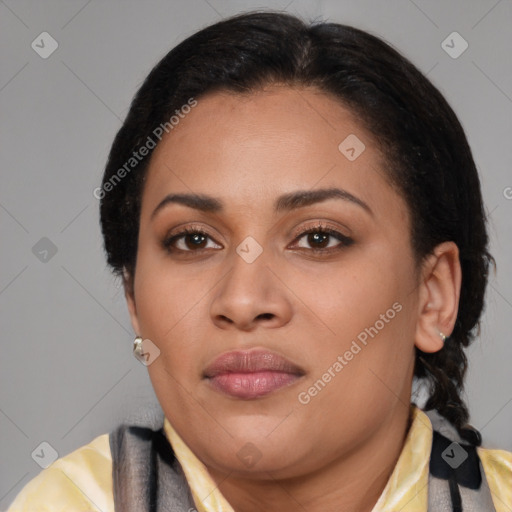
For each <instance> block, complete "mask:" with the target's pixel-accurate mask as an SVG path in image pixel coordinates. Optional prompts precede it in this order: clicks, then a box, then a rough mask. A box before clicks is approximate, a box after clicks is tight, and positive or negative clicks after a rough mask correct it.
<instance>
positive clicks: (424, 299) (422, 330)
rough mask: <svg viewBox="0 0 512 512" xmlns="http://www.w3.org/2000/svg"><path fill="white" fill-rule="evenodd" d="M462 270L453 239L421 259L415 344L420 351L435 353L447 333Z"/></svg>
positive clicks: (454, 315) (451, 324) (452, 321)
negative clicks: (441, 334)
mask: <svg viewBox="0 0 512 512" xmlns="http://www.w3.org/2000/svg"><path fill="white" fill-rule="evenodd" d="M461 282H462V270H461V267H460V261H459V248H458V247H457V245H456V244H455V243H454V242H443V243H442V244H439V245H438V246H437V247H436V248H435V249H434V251H433V253H432V254H430V255H429V256H428V257H427V258H426V259H425V261H424V264H423V267H422V271H421V281H420V291H419V303H418V307H419V311H418V322H417V324H416V336H415V345H416V346H417V347H418V348H419V349H420V350H422V351H423V352H437V351H439V350H441V349H442V348H443V345H444V342H443V340H442V339H441V336H440V335H439V333H440V332H441V333H443V334H444V335H445V336H447V337H448V336H450V334H451V333H452V331H453V328H454V326H455V321H456V320H457V313H458V311H459V298H460V286H461Z"/></svg>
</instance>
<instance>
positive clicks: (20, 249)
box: [0, 0, 512, 509]
mask: <svg viewBox="0 0 512 512" xmlns="http://www.w3.org/2000/svg"><path fill="white" fill-rule="evenodd" d="M261 7H267V8H277V9H286V10H287V11H289V12H291V13H295V14H298V15H300V16H303V17H305V18H306V19H311V18H317V17H320V19H330V20H332V21H337V22H341V23H347V24H353V25H355V26H358V27H360V28H363V29H366V30H369V31H370V32H372V33H375V34H376V35H380V36H381V37H383V38H384V39H385V40H387V41H388V42H390V43H391V44H392V45H393V46H395V47H396V48H397V49H399V50H400V51H401V52H402V53H403V54H405V55H406V56H407V57H409V58H410V59H411V60H412V61H413V62H414V63H415V64H416V65H417V66H418V67H419V68H420V69H421V70H422V71H424V72H425V73H427V74H428V77H429V78H430V79H431V80H432V81H433V82H434V84H435V85H436V86H438V87H439V88H440V89H441V91H442V92H443V93H444V94H445V95H446V97H447V99H448V101H449V102H450V103H451V105H452V106H453V108H454V110H455V111H456V113H457V114H458V115H459V117H460V119H461V122H462V124H463V126H464V128H465V130H466V132H467V135H468V138H469V141H470V144H471V146H472V149H473V152H474V156H475V159H476V162H477V165H478V168H479V170H480V173H481V179H482V185H483V194H484V199H485V201H486V204H487V209H488V211H489V213H490V234H491V237H492V252H493V254H494V255H495V257H496V260H497V263H498V273H497V275H496V276H492V278H491V281H490V286H489V291H488V297H487V310H486V313H485V318H484V322H483V327H482V332H481V336H480V337H479V339H478V340H477V341H476V342H475V344H474V345H473V346H472V347H471V349H470V350H469V358H470V370H469V373H468V379H467V394H466V397H467V400H468V403H469V405H470V409H471V422H472V424H474V425H475V426H476V427H477V428H479V429H480V430H481V432H482V434H483V436H484V440H485V445H486V446H488V447H499V448H502V449H507V450H512V433H511V432H512V430H511V428H510V426H511V424H512V404H511V401H512V386H511V383H512V376H511V373H512V372H511V371H510V360H511V356H512V344H511V343H510V334H509V332H510V328H511V327H512V322H511V317H512V279H511V275H512V258H510V255H511V254H512V247H511V240H512V237H511V234H512V222H511V219H512V215H511V212H512V200H511V199H510V198H511V197H512V189H510V188H507V187H512V174H511V172H510V169H511V163H512V144H511V135H512V115H511V114H512V69H511V60H510V50H511V48H512V40H511V39H512V35H511V34H512V32H511V30H510V26H511V25H512V2H511V1H510V0H501V1H496V0H489V1H486V0H480V1H476V0H473V1H468V0H459V1H451V2H449V3H448V2H445V1H441V0H439V1H421V0H414V2H413V1H412V0H387V1H377V0H347V1H338V2H336V1H334V0H325V1H320V2H314V3H313V2H305V1H301V0H294V1H290V0H283V1H273V2H272V1H267V2H256V1H221V0H208V1H206V0H192V1H185V0H181V1H179V0H175V1H156V0H152V1H145V2H142V1H138V2H135V1H130V2H127V1H124V2H121V1H96V0H93V1H86V0H82V1H45V2H42V1H38V0H33V1H21V0H18V1H15V0H4V1H0V59H1V67H0V108H1V118H0V119H1V122H0V138H1V141H2V146H1V153H0V159H1V164H0V168H1V173H2V175H1V176H2V181H1V183H2V187H1V189H0V222H1V230H2V245H1V262H2V265H1V270H0V315H1V321H2V356H1V360H0V361H1V362H0V364H1V374H0V375H1V382H0V431H1V435H0V443H1V445H0V447H1V456H0V508H2V509H4V508H6V507H7V505H8V503H10V502H11V501H12V499H14V496H15V495H16V493H17V492H18V491H19V490H20V489H21V488H22V487H23V485H25V484H26V483H27V482H28V481H29V480H30V479H31V478H32V477H33V476H35V475H36V474H37V473H38V472H39V471H40V470H41V469H40V467H39V466H38V465H37V464H36V463H35V461H34V460H33V459H32V457H31V453H32V452H33V450H34V449H35V448H36V447H37V446H38V445H39V444H40V443H41V442H42V441H46V442H48V443H50V444H51V446H53V447H54V448H55V450H57V452H58V454H59V456H63V455H65V454H67V453H69V452H70V451H72V450H74V449H76V448H78V447H79V446H81V445H83V444H85V443H87V442H89V441H90V440H92V439H93V438H94V437H96V436H98V435H100V434H103V433H106V432H108V431H110V430H111V429H112V428H113V427H114V426H115V425H116V424H118V423H119V421H120V420H121V419H122V418H123V417H124V416H126V415H127V414H128V413H130V412H131V411H134V410H137V408H139V407H140V406H141V405H143V404H145V403H148V402H154V401H155V400H156V399H155V397H154V394H153V391H152V388H151V385H150V382H149V379H148V377H147V371H146V368H145V367H144V366H143V365H141V364H140V363H139V362H138V361H136V360H135V359H134V357H133V356H132V341H133V333H132V329H131V326H130V323H129V319H128V315H127V311H126V307H125V302H124V296H123V294H122V290H121V288H120V287H119V283H117V282H116V281H115V279H114V278H113V277H112V276H111V275H110V273H109V271H108V269H107V267H106V264H105V261H104V257H103V252H102V239H101V235H100V229H99V224H98V201H97V200H96V199H95V198H94V197H93V190H94V188H95V187H97V186H98V185H99V184H100V179H101V175H102V171H103V167H104V164H105V161H106V157H107V153H108V150H109V147H110V145H111V143H112V141H113V138H114V135H115V133H116V132H117V130H118V129H119V127H120V125H121V122H122V120H123V119H124V116H125V115H126V113H127V109H128V106H129V103H130V101H131V99H132V97H133V95H134V93H135V92H136V90H137V88H138V86H139V85H140V83H141V81H142V80H143V79H144V78H145V76H146V74H147V73H148V72H149V70H150V69H151V67H152V66H153V65H154V64H155V63H156V62H157V60H159V59H160V58H161V57H162V56H163V55H165V54H166V53H167V52H168V51H169V50H170V49H171V47H173V46H174V45H175V44H177V43H178V42H179V41H181V40H182V39H184V38H185V37H187V36H188V35H190V34H191V33H193V32H194V31H196V30H198V29H199V28H201V27H204V26H205V25H207V24H210V23H212V22H215V21H217V20H219V19H220V18H221V17H224V16H228V15H231V14H234V13H236V12H240V11H245V10H250V9H255V8H261ZM44 31H47V32H49V33H50V34H51V35H52V37H53V38H55V39H56V40H57V42H58V44H59V46H58V49H57V50H56V51H55V52H54V53H53V54H52V55H51V56H50V57H48V58H47V59H43V58H41V57H40V56H39V55H38V54H37V53H36V52H35V51H34V50H33V49H32V48H31V43H32V41H34V40H35V39H36V38H37V37H38V36H39V34H41V32H44ZM453 31H457V32H459V33H460V34H461V35H462V37H463V38H464V39H465V40H466V41H467V42H468V44H469V47H468V49H467V50H466V51H465V52H464V53H463V54H462V55H460V56H459V57H458V58H456V59H454V58H452V57H450V56H449V55H448V54H447V53H446V52H445V51H444V50H443V48H442V46H441V43H442V42H443V41H444V40H445V39H446V37H447V36H448V35H449V34H451V33H452V32H453ZM507 196H508V199H507ZM43 237H47V238H48V239H49V240H51V242H52V243H53V244H54V245H55V247H56V249H57V252H56V253H55V254H54V255H53V256H52V253H51V252H49V253H48V255H47V256H46V259H47V261H41V260H40V258H44V253H41V254H39V258H38V257H36V254H37V252H38V251H37V250H34V251H33V247H34V245H35V244H36V243H38V241H39V240H40V239H41V238H43ZM39 244H42V249H41V245H39V246H36V249H37V248H38V250H39V251H42V250H44V248H45V244H48V242H46V241H43V242H39ZM34 252H36V254H34ZM420 403H421V401H420Z"/></svg>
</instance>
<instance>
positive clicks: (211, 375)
mask: <svg viewBox="0 0 512 512" xmlns="http://www.w3.org/2000/svg"><path fill="white" fill-rule="evenodd" d="M304 374H305V372H304V370H303V369H302V368H300V367H299V366H297V365H295V364H293V363H292V362H291V361H289V360H288V359H286V358H284V357H282V356H280V355H279V354H276V353H275V352H271V351H269V350H264V349H254V350H237V351H233V352H228V353H225V354H222V355H220V356H219V357H217V358H216V359H215V360H214V361H213V363H211V364H210V365H209V366H207V368H206V369H205V370H204V372H203V377H204V378H205V379H207V380H208V382H209V384H210V385H211V386H212V387H213V388H214V389H216V390H217V391H220V392H222V393H225V394H227V395H230V396H232V397H234V398H240V399H244V400H250V399H254V398H260V397H263V396H265V395H268V394H270V393H272V392H274V391H277V390H278V389H281V388H282V387H284V386H289V385H291V384H293V383H294V382H296V381H297V380H298V379H300V378H301V377H302V376H303V375H304Z"/></svg>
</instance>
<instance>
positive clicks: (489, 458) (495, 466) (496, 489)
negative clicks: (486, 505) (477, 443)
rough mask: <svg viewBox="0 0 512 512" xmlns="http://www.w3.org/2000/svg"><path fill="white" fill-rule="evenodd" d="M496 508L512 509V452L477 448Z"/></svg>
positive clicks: (500, 509) (498, 509)
mask: <svg viewBox="0 0 512 512" xmlns="http://www.w3.org/2000/svg"><path fill="white" fill-rule="evenodd" d="M477 451H478V456H479V457H480V461H481V462H482V467H483V469H484V472H485V477H486V479H487V483H488V484H489V489H490V490H491V493H492V499H493V501H494V503H495V506H496V510H497V511H498V512H500V511H502V510H503V511H509V510H512V485H511V482H512V452H509V451H506V450H495V449H490V448H481V447H478V448H477Z"/></svg>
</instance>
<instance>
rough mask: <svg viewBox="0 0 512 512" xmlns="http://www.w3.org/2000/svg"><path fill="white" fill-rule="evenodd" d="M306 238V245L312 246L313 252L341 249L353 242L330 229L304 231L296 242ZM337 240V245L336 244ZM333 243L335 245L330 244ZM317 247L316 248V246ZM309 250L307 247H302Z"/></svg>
mask: <svg viewBox="0 0 512 512" xmlns="http://www.w3.org/2000/svg"><path fill="white" fill-rule="evenodd" d="M304 237H307V238H306V243H307V244H309V245H310V246H312V250H313V251H325V250H328V249H341V248H342V247H343V246H349V245H350V244H351V243H352V242H353V240H352V239H351V238H349V237H347V236H345V235H343V234H341V233H340V232H338V231H336V230H334V229H329V228H312V229H308V230H307V231H304V232H303V233H302V234H301V235H299V236H298V237H297V239H296V240H301V239H303V238H304ZM336 240H337V243H336ZM330 242H333V243H330ZM315 245H316V246H315ZM299 247H300V248H301V249H302V248H306V249H307V248H308V247H307V246H300V245H299Z"/></svg>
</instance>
